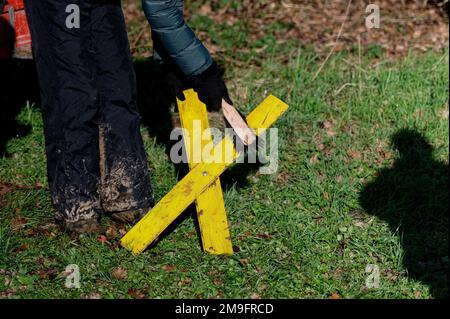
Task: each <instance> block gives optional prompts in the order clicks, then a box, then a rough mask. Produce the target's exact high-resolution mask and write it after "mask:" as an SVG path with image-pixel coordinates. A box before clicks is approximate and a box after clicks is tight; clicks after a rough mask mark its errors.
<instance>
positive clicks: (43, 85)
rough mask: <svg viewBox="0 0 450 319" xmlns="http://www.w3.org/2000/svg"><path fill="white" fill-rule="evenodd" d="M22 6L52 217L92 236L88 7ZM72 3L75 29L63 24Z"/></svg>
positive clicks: (46, 1)
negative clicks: (39, 108)
mask: <svg viewBox="0 0 450 319" xmlns="http://www.w3.org/2000/svg"><path fill="white" fill-rule="evenodd" d="M25 4H26V10H27V16H28V20H29V24H30V29H31V34H32V40H33V51H34V57H35V61H36V65H37V70H38V75H39V83H40V90H41V102H42V111H43V119H44V130H45V139H46V155H47V170H48V183H49V187H50V191H51V195H52V201H53V205H54V208H55V210H56V215H55V217H56V220H57V221H58V222H60V223H62V224H63V225H64V226H66V228H67V229H69V230H71V229H72V228H74V231H77V228H78V227H81V228H82V229H80V231H81V232H82V231H91V230H94V228H95V227H97V226H98V224H97V222H96V219H97V218H98V216H99V212H100V200H99V196H98V182H99V154H98V124H97V120H96V116H97V90H96V89H95V66H94V65H93V61H92V57H91V52H92V41H91V38H90V25H91V21H90V14H89V11H90V8H89V5H88V4H87V3H86V2H85V1H83V0H26V1H25ZM73 4H75V5H78V7H79V8H80V10H81V15H80V28H68V27H67V25H66V19H67V16H68V15H69V13H67V12H66V8H67V7H68V6H69V5H73ZM89 221H93V222H92V223H89Z"/></svg>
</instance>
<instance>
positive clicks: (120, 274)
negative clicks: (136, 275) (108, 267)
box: [112, 267, 127, 280]
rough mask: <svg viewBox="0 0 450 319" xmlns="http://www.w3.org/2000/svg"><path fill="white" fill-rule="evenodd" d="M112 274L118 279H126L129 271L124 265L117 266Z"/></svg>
mask: <svg viewBox="0 0 450 319" xmlns="http://www.w3.org/2000/svg"><path fill="white" fill-rule="evenodd" d="M112 276H113V278H115V279H117V280H125V279H127V271H126V270H125V269H123V268H122V267H117V268H114V269H113V271H112Z"/></svg>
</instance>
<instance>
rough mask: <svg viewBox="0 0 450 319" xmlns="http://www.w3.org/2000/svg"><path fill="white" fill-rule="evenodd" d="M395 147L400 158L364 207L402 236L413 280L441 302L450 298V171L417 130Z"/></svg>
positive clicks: (365, 195)
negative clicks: (435, 157)
mask: <svg viewBox="0 0 450 319" xmlns="http://www.w3.org/2000/svg"><path fill="white" fill-rule="evenodd" d="M392 144H393V146H394V147H395V148H397V149H398V150H399V153H400V157H399V158H398V159H397V160H396V161H395V163H394V165H393V167H392V168H383V169H381V170H380V171H379V174H378V177H377V178H376V179H375V180H374V181H373V182H371V183H369V184H368V185H367V186H366V187H365V188H364V190H363V191H362V193H361V194H360V202H361V205H362V207H363V208H364V209H365V210H366V211H367V212H368V213H370V214H373V215H375V216H377V217H379V218H380V219H382V220H385V221H386V222H387V223H388V224H389V226H390V228H391V230H392V231H393V232H397V231H398V232H399V234H400V236H401V238H402V245H403V249H404V252H405V256H404V259H403V263H404V266H405V267H406V268H407V270H408V275H409V276H410V277H411V278H414V279H415V280H418V281H420V282H422V283H424V284H426V285H428V286H429V287H430V289H431V293H432V295H433V296H434V297H435V298H448V297H449V293H448V285H449V277H448V271H449V264H448V251H449V236H448V235H449V184H448V174H449V167H448V165H447V164H445V163H442V162H438V161H435V160H434V159H433V157H432V152H433V147H432V146H431V145H430V144H429V143H428V141H427V140H426V139H425V137H424V136H423V135H422V134H421V133H419V132H417V131H414V130H411V129H402V130H400V131H398V132H397V133H396V134H395V135H394V136H393V137H392Z"/></svg>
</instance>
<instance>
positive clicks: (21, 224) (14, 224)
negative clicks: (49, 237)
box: [10, 217, 28, 232]
mask: <svg viewBox="0 0 450 319" xmlns="http://www.w3.org/2000/svg"><path fill="white" fill-rule="evenodd" d="M27 222H28V220H27V219H26V218H25V217H16V218H13V219H12V220H11V224H10V226H11V230H12V231H14V232H17V231H19V230H21V229H24V228H25V226H26V224H27Z"/></svg>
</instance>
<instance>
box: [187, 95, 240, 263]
mask: <svg viewBox="0 0 450 319" xmlns="http://www.w3.org/2000/svg"><path fill="white" fill-rule="evenodd" d="M184 96H185V97H186V99H185V100H184V101H178V111H179V114H180V120H181V126H182V127H183V128H184V129H185V131H184V134H185V135H187V136H185V139H184V142H185V146H186V153H187V157H188V162H189V168H190V169H193V168H194V167H195V166H196V165H198V164H197V163H195V161H194V160H193V158H194V154H193V152H194V145H193V144H194V141H195V138H194V135H195V134H199V133H200V134H202V133H203V132H204V131H205V130H207V129H208V128H209V123H208V112H207V111H206V105H205V104H203V103H202V102H201V101H200V100H199V99H198V96H197V93H196V92H195V91H194V90H188V91H185V92H184ZM194 123H196V126H197V127H195V128H194ZM195 130H199V131H200V132H195ZM208 143H212V138H211V135H210V134H206V135H204V136H203V138H202V139H201V143H200V145H201V150H203V148H204V147H205V146H206V145H207V144H208ZM196 207H197V218H198V223H199V226H200V233H201V237H202V244H203V249H204V251H206V252H208V253H211V254H214V255H231V254H233V245H232V244H231V235H230V229H229V225H228V219H227V213H226V211H225V203H224V200H223V193H222V187H221V185H220V179H216V180H215V181H214V182H213V183H212V184H211V186H209V187H208V188H207V189H206V190H205V191H204V192H203V193H201V194H200V195H199V196H198V197H197V200H196Z"/></svg>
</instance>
